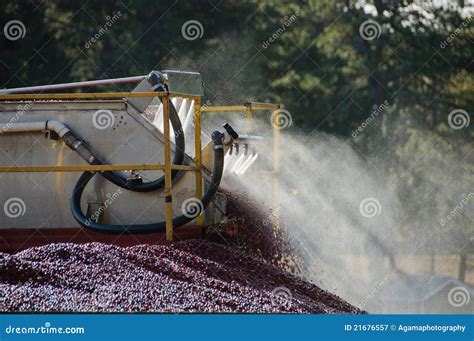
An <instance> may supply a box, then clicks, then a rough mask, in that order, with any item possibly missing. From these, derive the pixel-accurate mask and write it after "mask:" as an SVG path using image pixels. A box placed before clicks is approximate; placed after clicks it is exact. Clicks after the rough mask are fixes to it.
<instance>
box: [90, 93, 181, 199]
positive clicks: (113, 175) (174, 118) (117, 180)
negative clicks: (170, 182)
mask: <svg viewBox="0 0 474 341" xmlns="http://www.w3.org/2000/svg"><path fill="white" fill-rule="evenodd" d="M159 90H161V89H159ZM160 99H161V98H160ZM161 100H162V99H161ZM162 101H163V100H162ZM168 101H169V108H170V121H171V126H172V127H173V131H174V139H175V142H174V143H175V149H174V157H173V161H172V163H173V164H175V165H182V164H183V161H184V150H185V148H186V144H185V141H184V133H183V126H182V125H181V120H180V119H179V115H178V113H177V112H176V108H175V107H174V105H173V103H172V102H171V99H168ZM99 164H102V163H99ZM179 173H180V171H179V170H176V169H174V170H172V171H171V179H174V178H175V177H176V176H177V175H178V174H179ZM100 174H101V175H102V176H103V177H105V178H106V179H107V180H109V181H110V182H112V183H113V184H115V185H116V186H119V187H122V188H124V189H127V190H129V191H134V192H151V191H155V190H157V189H160V188H163V187H164V185H165V177H164V176H161V177H160V178H159V179H156V180H153V181H149V182H144V183H140V184H137V183H132V182H130V181H128V179H127V178H124V177H123V176H122V175H121V174H120V173H118V172H113V171H105V172H101V173H100Z"/></svg>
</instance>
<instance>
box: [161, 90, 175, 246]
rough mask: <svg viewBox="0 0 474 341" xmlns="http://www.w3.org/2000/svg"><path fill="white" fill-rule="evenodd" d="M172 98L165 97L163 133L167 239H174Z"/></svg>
mask: <svg viewBox="0 0 474 341" xmlns="http://www.w3.org/2000/svg"><path fill="white" fill-rule="evenodd" d="M169 102H170V100H169V97H168V96H165V97H164V98H163V135H164V148H165V221H166V240H168V241H172V240H173V201H172V195H171V141H170V103H169Z"/></svg>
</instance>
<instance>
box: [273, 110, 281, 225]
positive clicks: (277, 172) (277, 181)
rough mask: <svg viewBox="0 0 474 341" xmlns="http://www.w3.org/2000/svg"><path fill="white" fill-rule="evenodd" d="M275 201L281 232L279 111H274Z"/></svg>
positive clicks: (276, 217)
mask: <svg viewBox="0 0 474 341" xmlns="http://www.w3.org/2000/svg"><path fill="white" fill-rule="evenodd" d="M272 116H273V122H272V123H273V172H274V178H273V200H274V206H275V207H274V214H275V229H276V230H277V231H280V129H279V126H278V111H273V115H272Z"/></svg>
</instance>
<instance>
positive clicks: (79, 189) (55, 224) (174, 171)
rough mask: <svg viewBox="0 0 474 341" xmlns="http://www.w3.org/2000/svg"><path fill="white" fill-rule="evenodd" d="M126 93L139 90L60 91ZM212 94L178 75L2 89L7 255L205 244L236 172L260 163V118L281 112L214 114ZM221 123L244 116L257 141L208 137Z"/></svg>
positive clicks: (1, 199)
mask: <svg viewBox="0 0 474 341" xmlns="http://www.w3.org/2000/svg"><path fill="white" fill-rule="evenodd" d="M124 83H136V87H135V88H134V89H133V90H132V91H128V92H107V93H104V92H101V93H91V92H62V93H52V92H51V91H57V90H60V91H62V90H67V89H75V91H77V89H79V88H87V89H89V90H90V89H95V88H96V87H102V86H114V87H117V86H119V85H121V84H124ZM203 93H204V91H203V82H202V80H201V76H200V74H199V73H196V72H183V71H174V70H167V71H162V72H158V71H153V72H151V73H150V74H148V75H145V76H137V77H126V78H119V79H103V80H95V81H86V82H77V83H66V84H55V85H45V86H34V87H25V88H15V89H4V90H0V135H1V136H0V145H1V156H0V185H1V187H2V191H0V204H1V208H2V211H0V251H12V250H18V249H22V248H26V247H31V246H36V245H42V244H46V243H51V242H91V241H100V242H109V243H115V244H118V245H131V244H138V243H159V242H164V241H170V240H173V239H187V238H199V237H202V236H203V235H205V233H206V228H207V227H210V226H213V225H215V224H217V223H219V222H221V221H222V220H223V219H224V218H225V207H226V197H225V195H224V194H222V193H221V192H220V191H219V186H220V184H221V180H222V175H223V172H224V167H225V168H226V170H228V171H229V172H231V173H234V174H243V173H246V172H249V171H251V169H252V167H253V166H254V163H255V161H256V160H257V158H258V144H259V143H261V141H262V137H261V136H256V135H252V131H251V122H252V115H253V112H254V111H255V110H268V111H271V112H276V111H278V110H279V106H278V105H274V104H268V103H245V104H243V105H237V106H207V105H202V96H203ZM209 112H232V113H237V112H241V113H242V112H243V113H244V114H245V116H246V118H247V120H248V121H249V125H248V128H247V131H245V132H241V131H238V132H237V131H235V130H234V129H233V128H232V127H231V126H230V125H229V124H227V123H225V124H224V125H223V126H222V128H221V129H217V130H215V131H213V132H210V133H208V132H206V131H205V130H203V129H202V127H201V117H203V119H205V115H204V114H206V113H209ZM223 123H224V122H223ZM277 134H278V131H277V130H275V133H274V141H278V135H277ZM277 161H278V160H277V158H275V167H276V168H277V165H276V162H277ZM273 174H275V173H273Z"/></svg>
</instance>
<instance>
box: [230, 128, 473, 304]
mask: <svg viewBox="0 0 474 341" xmlns="http://www.w3.org/2000/svg"><path fill="white" fill-rule="evenodd" d="M232 123H233V124H234V126H235V127H236V130H237V131H239V130H240V131H242V129H245V128H244V127H245V122H243V121H234V122H232ZM292 130H293V129H284V130H280V134H281V148H280V153H281V170H280V179H281V180H280V191H281V198H280V205H281V206H280V207H281V219H282V223H281V226H282V231H283V233H284V238H285V240H286V241H287V242H288V243H289V244H290V245H291V247H292V249H295V250H297V252H298V254H299V257H300V258H301V259H302V262H303V266H302V273H301V274H300V275H301V276H303V277H304V278H305V279H307V280H310V281H312V282H313V283H315V284H317V285H319V286H321V287H322V288H324V289H326V290H328V291H331V292H333V293H336V294H337V295H339V296H341V297H342V298H344V299H346V300H347V301H348V302H350V303H351V304H354V305H356V306H358V307H359V308H362V309H364V310H366V311H369V312H372V313H383V312H384V313H390V312H392V313H393V312H398V311H405V312H416V309H417V307H411V308H406V307H404V306H403V305H404V304H403V302H401V303H397V304H394V303H393V302H392V303H390V304H389V303H387V302H384V297H383V295H382V292H383V291H384V290H386V289H387V288H388V287H390V285H392V284H393V283H395V282H396V281H397V280H398V279H399V278H400V277H402V276H404V275H405V272H404V270H402V268H407V264H403V262H400V261H398V262H397V259H396V257H397V256H399V255H405V256H406V255H418V254H420V253H422V254H423V255H426V254H427V252H425V251H426V250H427V249H426V248H427V247H428V246H429V247H430V248H429V250H430V251H429V254H431V255H433V253H435V254H436V250H438V251H439V253H443V252H445V250H446V248H447V247H446V245H443V244H449V243H450V242H449V241H448V240H446V239H442V238H439V231H440V229H441V226H440V218H439V217H438V216H437V215H433V214H431V215H428V216H427V215H422V214H421V212H423V210H424V208H426V207H429V208H430V209H435V208H436V205H437V203H434V202H433V201H432V200H431V199H429V196H430V194H432V193H433V188H432V187H433V183H432V182H430V181H427V182H426V183H423V184H422V185H421V186H422V187H421V190H420V187H418V188H416V190H415V189H413V191H409V190H408V191H407V190H406V188H402V186H401V185H400V183H399V182H397V180H398V179H393V177H390V176H388V175H387V174H386V173H385V172H384V170H385V169H386V167H388V166H390V165H391V163H392V162H394V160H390V154H389V153H388V154H387V155H384V157H383V158H381V157H378V158H374V159H370V158H367V157H362V156H361V154H360V153H359V152H358V151H357V150H356V148H355V147H354V145H353V144H352V141H350V140H342V139H340V138H337V137H334V136H330V135H326V134H321V133H318V134H313V135H312V136H310V137H307V136H306V137H300V135H299V134H297V133H296V131H295V130H293V132H292ZM254 132H255V133H258V134H259V135H263V136H265V138H266V142H265V143H262V144H260V145H258V146H256V148H257V150H258V152H259V158H258V161H257V162H256V163H255V164H254V165H252V167H251V169H249V171H248V172H247V173H245V174H244V175H235V174H229V172H228V173H227V174H226V176H227V177H232V179H233V181H235V179H237V181H238V183H239V185H240V186H241V187H242V188H243V189H245V191H247V192H248V193H251V194H252V196H254V197H255V198H256V199H257V200H258V201H262V202H265V203H266V204H267V205H268V207H273V205H274V201H273V181H272V180H271V179H269V178H267V179H263V180H262V177H260V176H255V175H254V173H253V172H258V171H259V170H272V167H273V157H272V155H273V144H272V142H273V141H272V127H271V126H270V125H269V123H268V121H267V122H264V121H261V122H256V123H255V125H254ZM394 143H397V142H396V141H395V142H394ZM400 160H401V159H400ZM400 160H397V162H400ZM418 161H419V160H418ZM425 161H426V160H425ZM448 164H449V162H448ZM410 165H411V166H413V163H410ZM416 166H417V167H421V172H424V171H426V174H429V172H428V169H430V168H431V165H430V164H429V163H427V164H424V163H423V162H417V163H416ZM437 167H438V169H437V170H436V172H437V174H440V175H441V174H444V173H445V174H448V171H449V170H450V169H449V168H448V167H445V169H443V167H442V165H437ZM422 174H423V173H422ZM436 186H438V187H439V186H444V187H445V188H442V190H445V191H449V192H451V193H452V194H453V196H452V200H451V201H452V202H443V205H444V206H443V207H454V206H455V205H456V202H457V201H458V199H457V198H456V196H455V195H454V193H457V190H459V188H454V187H453V185H452V183H451V184H449V183H444V185H443V183H438V184H436ZM423 197H425V199H424V201H422V200H421V199H422V198H423ZM402 200H403V204H402V202H401V201H402ZM437 200H442V201H443V200H444V201H446V200H448V199H446V198H443V199H437ZM471 205H472V203H471ZM407 208H409V209H407ZM443 213H445V212H441V213H440V214H441V216H442V214H443ZM418 214H419V215H418ZM407 231H409V232H407ZM410 235H413V236H414V237H409V238H407V236H410ZM433 250H434V251H433ZM418 260H419V259H418V258H415V260H414V263H415V264H416V262H417V261H418ZM404 265H405V266H404ZM410 266H411V265H410V264H408V267H410ZM413 270H414V271H411V273H416V268H414V269H413ZM420 272H423V271H420ZM428 284H429V283H427V285H428ZM410 289H414V290H415V289H416V288H410ZM398 294H399V293H398ZM401 301H403V297H401Z"/></svg>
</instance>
